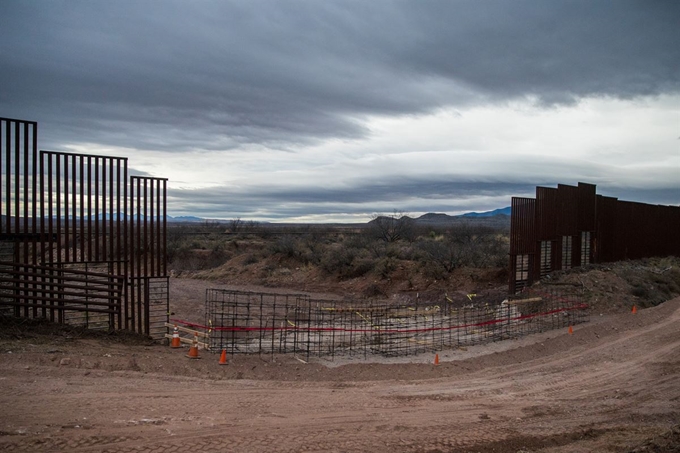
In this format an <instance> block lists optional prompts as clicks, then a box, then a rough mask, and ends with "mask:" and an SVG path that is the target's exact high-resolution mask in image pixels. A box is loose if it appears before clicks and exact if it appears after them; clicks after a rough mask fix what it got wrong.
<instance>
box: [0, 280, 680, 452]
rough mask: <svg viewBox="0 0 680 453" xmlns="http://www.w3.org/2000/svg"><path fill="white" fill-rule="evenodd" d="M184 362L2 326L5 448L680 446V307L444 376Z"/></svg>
mask: <svg viewBox="0 0 680 453" xmlns="http://www.w3.org/2000/svg"><path fill="white" fill-rule="evenodd" d="M192 293H193V292H192ZM196 297H198V299H199V300H200V302H202V298H203V294H199V295H198V296H196ZM187 304H188V305H187V306H190V305H191V304H189V303H188V302H187ZM197 309H198V308H197ZM185 354H186V349H183V350H173V349H170V348H169V347H167V346H163V345H159V344H153V343H151V342H149V341H147V340H144V339H141V338H139V337H135V336H130V335H125V334H116V335H107V334H97V333H85V332H82V331H79V330H76V329H64V328H57V327H45V326H41V325H38V326H33V325H30V324H29V323H24V324H21V325H19V324H16V322H15V323H14V324H12V323H9V322H5V323H4V324H3V325H2V332H0V408H1V410H0V450H2V451H36V452H37V451H40V452H49V451H68V452H99V451H104V452H175V451H178V452H179V451H182V452H183V451H193V452H200V451H235V452H251V451H252V452H262V451H267V452H298V451H313V452H364V451H365V452H401V451H404V452H516V453H518V452H552V453H557V452H560V453H566V452H569V453H575V452H619V451H623V452H639V453H641V452H660V451H680V429H679V428H678V425H677V424H678V421H679V420H680V298H676V299H674V300H672V301H668V302H665V303H663V304H661V305H659V306H657V307H653V308H647V309H644V310H639V311H638V313H637V314H631V313H629V312H625V313H619V314H611V313H605V314H603V315H602V316H598V315H596V314H594V315H593V316H592V320H591V322H589V323H587V324H582V325H579V326H577V327H576V328H575V329H574V334H573V335H569V334H568V333H567V332H566V330H563V331H552V332H546V333H543V334H540V335H534V336H530V337H526V338H523V339H521V340H514V341H507V342H502V343H496V344H492V345H488V346H475V347H471V348H468V349H466V350H454V351H446V352H444V353H442V354H440V358H441V360H442V363H441V364H440V365H439V366H434V365H433V364H432V356H431V355H424V356H416V357H411V358H409V359H408V360H401V361H399V362H400V363H384V362H385V361H382V360H375V361H371V360H368V361H358V362H355V363H339V362H334V363H330V362H325V361H316V362H312V363H308V364H305V363H302V362H300V361H298V360H296V359H295V358H294V357H290V356H285V357H283V356H273V357H272V356H262V357H258V356H253V357H242V356H237V357H236V358H235V359H233V360H231V361H230V363H229V364H228V365H227V366H220V365H219V364H218V357H217V356H216V355H212V354H208V353H202V355H201V359H199V360H190V359H188V358H186V357H185Z"/></svg>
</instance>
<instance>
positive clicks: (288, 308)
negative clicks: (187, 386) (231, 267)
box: [190, 289, 588, 359]
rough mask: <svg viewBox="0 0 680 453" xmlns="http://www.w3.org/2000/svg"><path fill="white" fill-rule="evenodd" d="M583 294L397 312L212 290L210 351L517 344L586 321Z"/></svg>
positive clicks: (327, 353) (398, 308) (321, 353)
mask: <svg viewBox="0 0 680 453" xmlns="http://www.w3.org/2000/svg"><path fill="white" fill-rule="evenodd" d="M587 308H588V307H587V306H586V305H585V304H583V303H582V302H581V298H580V295H579V294H577V293H566V292H565V291H564V290H557V289H545V290H543V291H542V292H538V291H536V290H527V291H525V292H524V293H523V294H522V295H521V296H517V297H513V298H510V299H509V300H506V301H504V302H503V303H501V304H495V305H490V304H488V303H485V302H484V301H476V302H475V303H474V304H471V305H468V306H465V307H454V306H453V304H451V303H449V302H448V301H447V300H446V299H445V300H443V301H441V302H439V303H429V304H426V303H422V302H421V303H418V304H416V303H413V304H404V305H391V304H383V303H370V302H365V301H357V302H347V301H331V300H313V299H311V298H310V297H309V296H307V295H280V294H278V295H277V294H266V293H254V292H241V291H231V290H221V289H209V290H207V291H206V323H205V326H196V325H190V326H191V327H194V328H202V329H204V330H205V331H206V332H208V339H207V340H206V343H207V347H208V349H209V350H210V351H212V352H220V351H222V350H226V351H227V353H229V354H284V353H291V354H295V355H298V356H301V357H304V358H306V359H309V358H310V357H324V358H330V359H333V358H334V357H336V356H349V357H363V358H366V357H368V356H369V355H375V354H377V355H381V356H387V357H400V356H408V355H413V354H418V353H421V352H433V351H438V350H443V349H451V348H455V347H459V346H466V345H473V344H483V343H488V342H492V341H500V340H504V339H508V338H516V337H520V336H522V335H527V334H530V333H535V332H541V331H545V330H549V329H558V328H563V327H567V326H571V325H575V324H578V323H581V322H585V321H587V320H588V310H587Z"/></svg>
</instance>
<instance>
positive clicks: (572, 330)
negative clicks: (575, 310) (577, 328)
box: [569, 326, 574, 335]
mask: <svg viewBox="0 0 680 453" xmlns="http://www.w3.org/2000/svg"><path fill="white" fill-rule="evenodd" d="M573 334H574V328H573V327H571V326H569V335H573Z"/></svg>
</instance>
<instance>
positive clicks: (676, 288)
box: [537, 256, 680, 314]
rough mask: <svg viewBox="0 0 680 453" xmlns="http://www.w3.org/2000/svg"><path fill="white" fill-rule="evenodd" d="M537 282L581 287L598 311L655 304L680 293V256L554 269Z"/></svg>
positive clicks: (623, 310)
mask: <svg viewBox="0 0 680 453" xmlns="http://www.w3.org/2000/svg"><path fill="white" fill-rule="evenodd" d="M537 285H557V286H559V285H566V286H570V287H572V288H576V289H578V290H580V291H581V293H582V295H583V300H584V302H585V303H587V304H588V305H589V306H590V307H592V310H593V313H594V314H599V313H622V312H626V311H630V310H631V308H632V306H633V305H635V306H637V307H642V308H645V307H653V306H655V305H658V304H660V303H662V302H664V301H667V300H670V299H673V298H674V297H677V296H680V258H678V257H672V256H671V257H665V258H649V259H644V260H636V261H619V262H615V263H606V264H597V265H595V264H594V265H590V266H586V267H583V268H575V269H571V270H569V271H559V272H553V273H552V274H550V275H548V276H546V277H545V278H543V279H542V280H541V282H539V283H538V284H537Z"/></svg>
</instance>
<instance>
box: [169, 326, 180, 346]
mask: <svg viewBox="0 0 680 453" xmlns="http://www.w3.org/2000/svg"><path fill="white" fill-rule="evenodd" d="M170 347H171V348H175V349H176V348H181V347H182V342H181V341H180V339H179V329H178V328H177V324H175V328H174V329H173V330H172V341H171V342H170Z"/></svg>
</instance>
